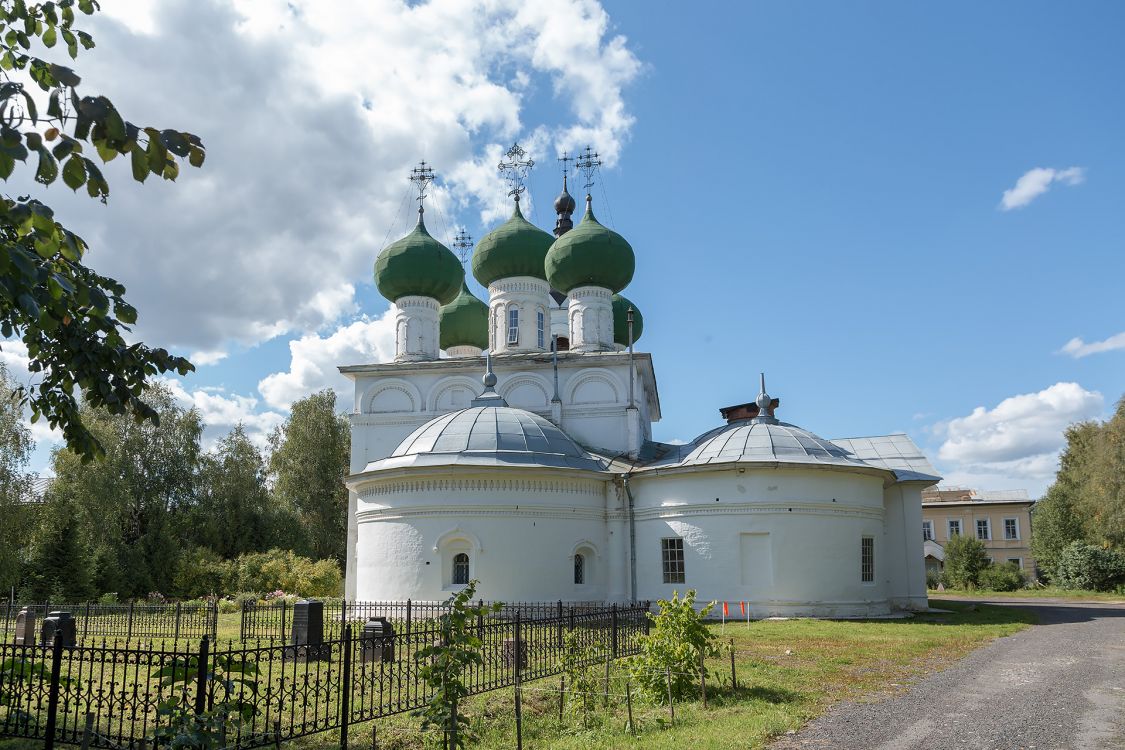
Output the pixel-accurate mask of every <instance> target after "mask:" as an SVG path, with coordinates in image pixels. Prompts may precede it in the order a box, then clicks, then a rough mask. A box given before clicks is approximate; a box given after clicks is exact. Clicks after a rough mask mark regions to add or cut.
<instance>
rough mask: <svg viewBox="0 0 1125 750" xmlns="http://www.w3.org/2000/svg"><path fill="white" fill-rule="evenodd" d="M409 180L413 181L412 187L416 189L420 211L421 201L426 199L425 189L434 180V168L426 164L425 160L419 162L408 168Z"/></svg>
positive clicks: (419, 209)
mask: <svg viewBox="0 0 1125 750" xmlns="http://www.w3.org/2000/svg"><path fill="white" fill-rule="evenodd" d="M410 181H411V182H412V183H414V188H415V189H416V190H417V191H418V211H419V212H420V211H421V210H422V201H424V200H425V199H426V189H427V188H429V187H430V183H431V182H433V181H434V168H433V167H431V166H430V165H429V164H427V163H426V162H425V160H423V161H421V162H419V163H418V166H416V167H414V169H412V170H410Z"/></svg>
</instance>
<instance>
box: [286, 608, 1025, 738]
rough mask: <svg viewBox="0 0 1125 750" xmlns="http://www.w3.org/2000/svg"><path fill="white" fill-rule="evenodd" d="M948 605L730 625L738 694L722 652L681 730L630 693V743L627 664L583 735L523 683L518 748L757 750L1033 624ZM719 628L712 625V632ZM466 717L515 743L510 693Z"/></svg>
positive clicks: (405, 732) (550, 687) (554, 690)
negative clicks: (888, 615)
mask: <svg viewBox="0 0 1125 750" xmlns="http://www.w3.org/2000/svg"><path fill="white" fill-rule="evenodd" d="M945 606H946V605H945V604H944V603H943V607H945ZM948 608H949V609H953V610H955V612H954V613H952V614H949V615H921V616H919V617H915V618H913V619H905V620H871V621H824V620H804V619H800V620H765V621H759V622H753V623H751V624H750V627H749V628H747V627H746V625H745V623H742V624H737V623H735V624H731V623H728V624H727V626H726V632H725V634H724V635H723V636H722V642H723V643H724V644H729V643H730V640H731V639H732V638H733V639H734V647H735V662H736V672H737V676H738V684H739V687H738V690H733V689H732V688H731V685H730V658H729V656H728V655H727V654H726V652H725V651H724V655H723V658H721V659H716V660H712V661H709V662H708V668H709V669H710V670H711V671H712V672H713V673H714V677H715V678H716V679H717V681H718V684H711V683H710V682H709V685H708V707H707V708H706V709H704V708H703V707H702V704H701V703H700V702H698V701H696V702H691V703H679V704H677V705H676V724H675V727H671V726H670V717H669V714H668V708H667V706H659V705H656V704H653V703H650V702H648V701H646V700H645V699H643V698H642V697H641V696H639V695H638V694H637V692H636V687H635V686H633V710H634V718H635V720H636V724H637V728H638V736H637V737H636V738H635V739H634V738H633V737H631V736H630V735H629V734H628V733H627V731H626V724H627V720H626V702H625V697H624V693H625V680H626V673H625V669H624V667H623V666H622V665H620V664H616V665H614V667H613V670H612V678H611V687H610V692H611V698H610V704H611V705H610V708H609V709H608V710H606V709H602V707H601V706H602V698H601V696H598V698H597V710H596V711H595V712H594V714H593V715H592V716H591V717H590V719H589V721H588V722H587V723H588V726H587V727H586V728H583V726H582V720H581V718H580V716H579V715H578V714H577V709H576V707H575V706H574V705H568V707H567V710H566V711H565V714H564V719H563V721H562V722H560V721H559V718H558V701H559V694H558V687H559V678H558V677H554V678H547V679H544V680H539V681H537V682H532V683H527V684H526V685H525V690H524V700H523V715H524V722H523V723H524V727H523V738H524V743H525V747H529V748H552V749H554V750H602V749H607V750H608V748H619V747H626V746H634V747H644V748H668V749H669V750H671V749H672V748H675V750H683V748H685V747H688V748H692V750H703V749H704V748H708V749H710V748H715V749H724V748H755V747H761V746H762V745H764V744H765V743H766V742H767V741H768V740H769V739H770V738H771V737H774V736H777V735H779V734H784V733H785V732H786V731H788V730H791V729H797V728H798V727H800V726H801V725H802V724H804V723H805V722H806V721H808V720H809V719H811V718H813V717H815V716H817V715H819V714H821V713H823V712H824V710H825V709H826V708H827V707H828V705H830V704H831V703H833V702H835V701H839V700H874V699H876V698H878V697H880V696H882V695H887V694H890V693H894V692H896V691H899V690H902V689H904V688H905V687H906V686H907V685H908V684H909V683H910V682H911V681H913V680H915V679H917V678H919V677H921V676H923V675H925V674H926V673H928V672H930V671H933V670H935V669H942V668H944V667H945V666H948V665H949V664H951V663H952V662H954V661H955V660H957V659H958V658H960V657H962V656H964V655H965V654H967V653H968V652H969V651H971V650H973V649H974V648H976V647H978V646H980V645H982V644H984V643H986V642H988V641H990V640H992V639H994V638H997V637H1002V636H1006V635H1011V634H1012V633H1015V632H1017V631H1019V630H1022V629H1023V628H1025V627H1027V626H1028V624H1029V623H1031V622H1033V621H1034V615H1032V614H1030V613H1028V612H1025V611H1021V610H1019V609H1014V608H1009V607H989V606H987V605H985V606H981V607H979V609H977V610H976V611H969V610H967V609H966V607H965V605H959V604H949V605H948ZM719 629H720V628H719V626H718V625H715V626H713V630H714V631H715V633H716V634H718V633H719ZM787 652H788V653H787ZM599 674H600V673H599ZM600 684H601V682H600V678H599V685H600ZM568 703H570V704H573V703H574V701H572V700H568ZM467 712H468V713H469V715H470V716H471V718H472V723H473V727H474V729H475V730H476V731H477V732H478V734H480V736H481V741H480V743H479V744H477V745H476V747H480V748H485V749H486V750H501V748H503V750H509V749H510V748H513V747H515V723H514V695H513V690H512V689H510V688H509V689H504V690H498V691H495V692H493V693H489V694H485V695H480V696H475V697H473V698H472V699H470V702H469V706H468V709H467ZM373 724H374V726H375V728H376V732H377V735H378V739H379V748H380V750H413V749H414V748H423V747H426V746H427V745H426V744H425V743H424V742H423V739H422V737H421V733H420V732H419V730H418V720H417V719H414V718H412V717H410V716H409V715H403V716H395V717H391V718H387V719H382V720H379V721H376V722H373V723H368V724H363V725H360V726H357V727H354V728H353V729H352V732H351V734H350V737H349V744H350V746H352V747H363V748H368V747H371V734H372V726H373ZM337 741H338V738H337V737H336V736H333V735H327V734H326V735H321V736H319V737H309V738H307V739H305V740H300V741H296V742H293V743H291V745H290V746H291V747H293V748H331V747H336V746H337ZM429 746H430V747H433V746H434V745H433V744H430V745H429ZM437 746H438V747H440V744H438V745H437Z"/></svg>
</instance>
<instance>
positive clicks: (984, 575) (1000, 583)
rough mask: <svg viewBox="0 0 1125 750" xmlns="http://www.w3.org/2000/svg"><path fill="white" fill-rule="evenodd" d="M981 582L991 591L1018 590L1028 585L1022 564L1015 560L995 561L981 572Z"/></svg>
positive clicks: (984, 587)
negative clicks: (1016, 562) (1021, 567)
mask: <svg viewBox="0 0 1125 750" xmlns="http://www.w3.org/2000/svg"><path fill="white" fill-rule="evenodd" d="M979 583H980V587H981V588H982V589H987V590H989V591H1016V590H1017V589H1022V588H1024V587H1025V586H1026V585H1027V580H1026V579H1025V578H1024V577H1023V571H1022V570H1020V566H1018V565H1016V564H1015V563H1013V562H1005V563H994V564H992V565H988V566H985V568H984V570H982V571H981V572H980V576H979Z"/></svg>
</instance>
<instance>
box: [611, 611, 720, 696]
mask: <svg viewBox="0 0 1125 750" xmlns="http://www.w3.org/2000/svg"><path fill="white" fill-rule="evenodd" d="M657 606H659V608H660V611H659V612H658V613H657V614H655V615H653V614H649V615H648V618H649V619H650V620H651V621H652V627H651V628H650V629H649V633H648V635H645V636H642V637H641V648H640V653H639V654H637V655H636V656H634V657H633V658H632V660H631V661H630V666H631V667H632V673H633V679H634V680H636V681H637V684H638V685H640V687H641V690H643V691H644V692H645V694H646V695H648V697H649V698H650V699H651V700H653V701H654V702H657V703H664V702H665V701H667V700H668V699H669V698H671V699H672V700H680V699H682V698H684V697H685V696H687V695H694V694H695V689H696V686H697V685H699V683H700V679H699V678H700V674H699V670H700V667H701V665H702V663H703V662H702V660H703V658H704V657H710V656H717V655H718V654H719V650H718V647H717V646H716V645H715V641H716V637H715V634H714V633H712V632H711V631H710V630H708V628H707V625H706V624H705V623H704V620H705V619H706V617H707V615H708V614H710V612H711V609H712V608H713V607H714V606H715V602H711V603H709V604H707V605H706V606H704V607H703V608H702V609H700V610H698V611H696V609H695V591H694V590H693V589H689V590H688V592H687V593H686V594H684V597H683V598H682V599H681V598H679V596H678V595H677V593H676V592H675V591H673V592H672V598H671V599H661V600H660V601H659V602H657ZM669 691H670V692H671V696H669Z"/></svg>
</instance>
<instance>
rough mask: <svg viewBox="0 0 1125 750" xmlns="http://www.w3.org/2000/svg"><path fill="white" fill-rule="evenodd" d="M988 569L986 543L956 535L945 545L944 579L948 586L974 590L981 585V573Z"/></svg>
mask: <svg viewBox="0 0 1125 750" xmlns="http://www.w3.org/2000/svg"><path fill="white" fill-rule="evenodd" d="M987 567H988V554H987V552H986V551H985V549H984V542H982V541H981V540H979V539H974V538H972V537H969V536H964V535H963V534H956V535H954V537H953V538H952V539H950V540H949V542H947V543H946V545H945V569H944V571H943V573H942V577H943V578H944V579H945V584H946V585H947V586H954V587H956V588H959V589H972V588H976V587H977V586H978V585H979V584H980V574H981V571H982V570H984V569H985V568H987Z"/></svg>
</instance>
